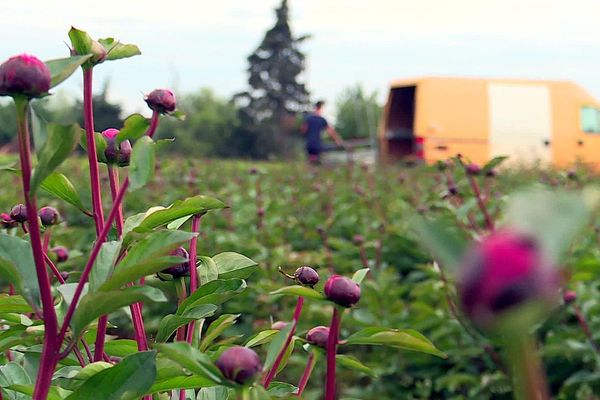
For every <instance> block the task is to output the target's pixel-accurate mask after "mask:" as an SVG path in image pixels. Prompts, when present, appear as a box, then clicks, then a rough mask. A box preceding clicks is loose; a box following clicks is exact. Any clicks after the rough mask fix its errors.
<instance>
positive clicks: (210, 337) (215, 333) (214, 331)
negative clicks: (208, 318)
mask: <svg viewBox="0 0 600 400" xmlns="http://www.w3.org/2000/svg"><path fill="white" fill-rule="evenodd" d="M239 316H240V314H235V315H234V314H223V315H221V316H220V317H219V318H217V319H216V320H214V321H213V322H212V323H211V324H210V326H209V327H208V329H207V330H206V333H205V334H204V337H203V338H202V341H201V342H200V351H206V350H207V349H208V348H209V347H210V345H211V343H212V342H213V341H214V340H215V339H216V338H217V337H219V335H220V334H221V333H223V331H224V330H225V329H227V328H229V327H231V326H233V325H234V324H235V322H236V320H237V319H238V318H239Z"/></svg>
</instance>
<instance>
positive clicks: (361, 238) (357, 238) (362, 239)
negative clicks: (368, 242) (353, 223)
mask: <svg viewBox="0 0 600 400" xmlns="http://www.w3.org/2000/svg"><path fill="white" fill-rule="evenodd" d="M352 241H353V242H354V244H358V245H360V244H363V243H364V242H365V237H364V236H363V235H354V236H353V237H352Z"/></svg>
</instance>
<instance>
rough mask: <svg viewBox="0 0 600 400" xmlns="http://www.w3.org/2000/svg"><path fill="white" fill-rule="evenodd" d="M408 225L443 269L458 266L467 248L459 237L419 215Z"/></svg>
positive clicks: (437, 223)
mask: <svg viewBox="0 0 600 400" xmlns="http://www.w3.org/2000/svg"><path fill="white" fill-rule="evenodd" d="M410 225H411V226H412V228H413V230H414V231H415V232H416V233H417V235H418V236H419V239H420V240H421V242H422V243H423V245H424V246H425V247H427V248H428V249H429V250H430V251H431V253H432V254H433V257H434V258H435V259H436V261H438V262H439V263H440V264H441V265H442V266H443V267H444V268H448V269H454V268H456V267H457V266H458V264H459V262H460V260H461V258H462V256H463V254H464V252H465V249H466V247H467V242H466V241H465V240H463V238H462V237H461V236H459V235H458V234H457V233H454V232H450V231H449V228H448V226H446V225H445V224H443V223H442V222H440V221H430V220H427V219H425V218H423V217H422V216H419V215H416V216H414V217H413V218H412V219H411V220H410Z"/></svg>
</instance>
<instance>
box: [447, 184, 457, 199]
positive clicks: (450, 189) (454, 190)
mask: <svg viewBox="0 0 600 400" xmlns="http://www.w3.org/2000/svg"><path fill="white" fill-rule="evenodd" d="M448 193H449V194H450V195H452V196H456V194H458V188H457V187H456V185H450V186H448Z"/></svg>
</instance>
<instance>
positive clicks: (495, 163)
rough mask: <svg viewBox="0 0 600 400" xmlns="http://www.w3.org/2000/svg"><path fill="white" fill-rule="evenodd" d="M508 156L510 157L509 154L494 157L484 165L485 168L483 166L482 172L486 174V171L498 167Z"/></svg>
mask: <svg viewBox="0 0 600 400" xmlns="http://www.w3.org/2000/svg"><path fill="white" fill-rule="evenodd" d="M507 158H508V156H499V157H494V158H492V159H491V160H490V161H488V162H487V163H486V164H485V165H484V166H483V168H481V172H482V173H483V174H484V175H485V173H486V172H488V171H491V170H492V169H494V168H496V167H497V166H499V165H500V164H502V163H503V162H504V160H506V159H507Z"/></svg>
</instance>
